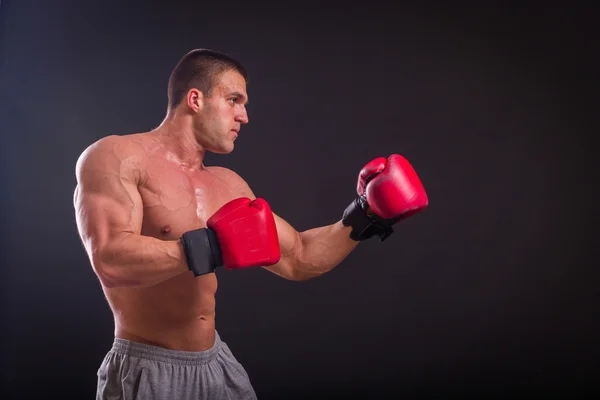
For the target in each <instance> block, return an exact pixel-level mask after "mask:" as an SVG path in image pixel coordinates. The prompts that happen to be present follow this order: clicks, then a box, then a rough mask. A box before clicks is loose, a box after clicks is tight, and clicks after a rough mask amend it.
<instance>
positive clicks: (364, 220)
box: [342, 197, 394, 242]
mask: <svg viewBox="0 0 600 400" xmlns="http://www.w3.org/2000/svg"><path fill="white" fill-rule="evenodd" d="M366 205H367V201H366V199H364V198H363V197H357V198H356V199H354V201H353V202H352V203H350V205H349V206H348V207H346V210H344V216H343V217H342V224H343V225H344V226H351V227H352V232H350V238H351V239H352V240H356V241H363V240H367V239H369V238H371V237H372V236H374V235H377V236H378V237H379V240H380V241H381V242H383V241H384V240H385V239H387V238H388V237H389V236H390V235H391V234H392V233H393V232H394V230H393V229H392V227H391V223H390V222H392V221H387V220H385V219H383V218H380V217H378V216H377V215H375V214H373V215H371V216H369V215H367V213H366V211H365V208H366V207H365V206H366Z"/></svg>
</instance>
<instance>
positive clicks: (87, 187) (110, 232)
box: [74, 143, 143, 254]
mask: <svg viewBox="0 0 600 400" xmlns="http://www.w3.org/2000/svg"><path fill="white" fill-rule="evenodd" d="M127 164H128V162H127V160H122V159H121V158H120V157H118V156H117V154H116V153H115V152H114V149H113V145H111V143H104V144H103V145H99V146H97V147H93V148H91V149H89V150H86V153H84V154H82V157H81V158H80V160H79V161H78V165H77V187H76V189H75V197H74V206H75V212H76V221H77V227H78V229H79V233H80V235H81V238H82V241H83V243H84V246H85V247H86V249H87V250H88V252H90V254H92V253H95V252H96V251H97V250H98V249H100V248H102V247H103V246H105V245H106V244H107V243H108V242H109V241H110V240H111V239H112V238H114V237H115V236H118V235H120V234H123V233H139V232H140V231H141V225H142V214H143V212H142V207H143V206H142V201H141V196H140V194H139V192H138V188H137V183H136V179H135V176H134V173H133V170H132V168H131V166H129V165H127Z"/></svg>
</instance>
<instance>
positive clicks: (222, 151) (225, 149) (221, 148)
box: [208, 143, 235, 154]
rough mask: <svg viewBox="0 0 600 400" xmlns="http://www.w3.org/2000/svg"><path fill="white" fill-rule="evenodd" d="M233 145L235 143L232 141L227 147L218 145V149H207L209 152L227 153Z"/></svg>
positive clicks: (231, 149)
mask: <svg viewBox="0 0 600 400" xmlns="http://www.w3.org/2000/svg"><path fill="white" fill-rule="evenodd" d="M234 147H235V145H234V144H233V143H231V145H230V146H229V147H227V148H224V147H220V148H218V149H210V150H208V151H210V152H211V153H215V154H229V153H231V152H232V151H233V148H234Z"/></svg>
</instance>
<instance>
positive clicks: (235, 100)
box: [229, 99, 237, 104]
mask: <svg viewBox="0 0 600 400" xmlns="http://www.w3.org/2000/svg"><path fill="white" fill-rule="evenodd" d="M229 102H230V103H231V104H235V103H236V102H237V99H229Z"/></svg>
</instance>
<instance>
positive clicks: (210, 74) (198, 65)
mask: <svg viewBox="0 0 600 400" xmlns="http://www.w3.org/2000/svg"><path fill="white" fill-rule="evenodd" d="M231 69H233V70H235V71H237V72H238V73H239V74H240V75H242V76H243V77H244V79H245V80H246V81H247V80H248V75H247V73H246V70H245V69H244V66H243V65H242V64H241V63H240V62H239V61H237V60H235V59H233V58H232V57H229V56H228V55H226V54H223V53H219V52H217V51H214V50H210V49H195V50H192V51H190V52H188V53H187V54H185V55H184V56H183V57H182V58H181V60H179V62H178V63H177V65H176V66H175V68H173V71H172V72H171V76H170V77H169V87H168V98H169V110H172V109H174V108H175V107H177V106H178V105H179V103H180V102H181V100H182V99H183V97H184V96H185V95H186V94H187V92H188V91H189V90H190V89H192V88H196V89H198V90H200V91H201V92H202V93H203V94H204V95H205V96H210V95H211V92H212V89H213V86H214V84H215V77H216V76H217V75H219V74H220V73H222V72H225V71H227V70H231Z"/></svg>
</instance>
